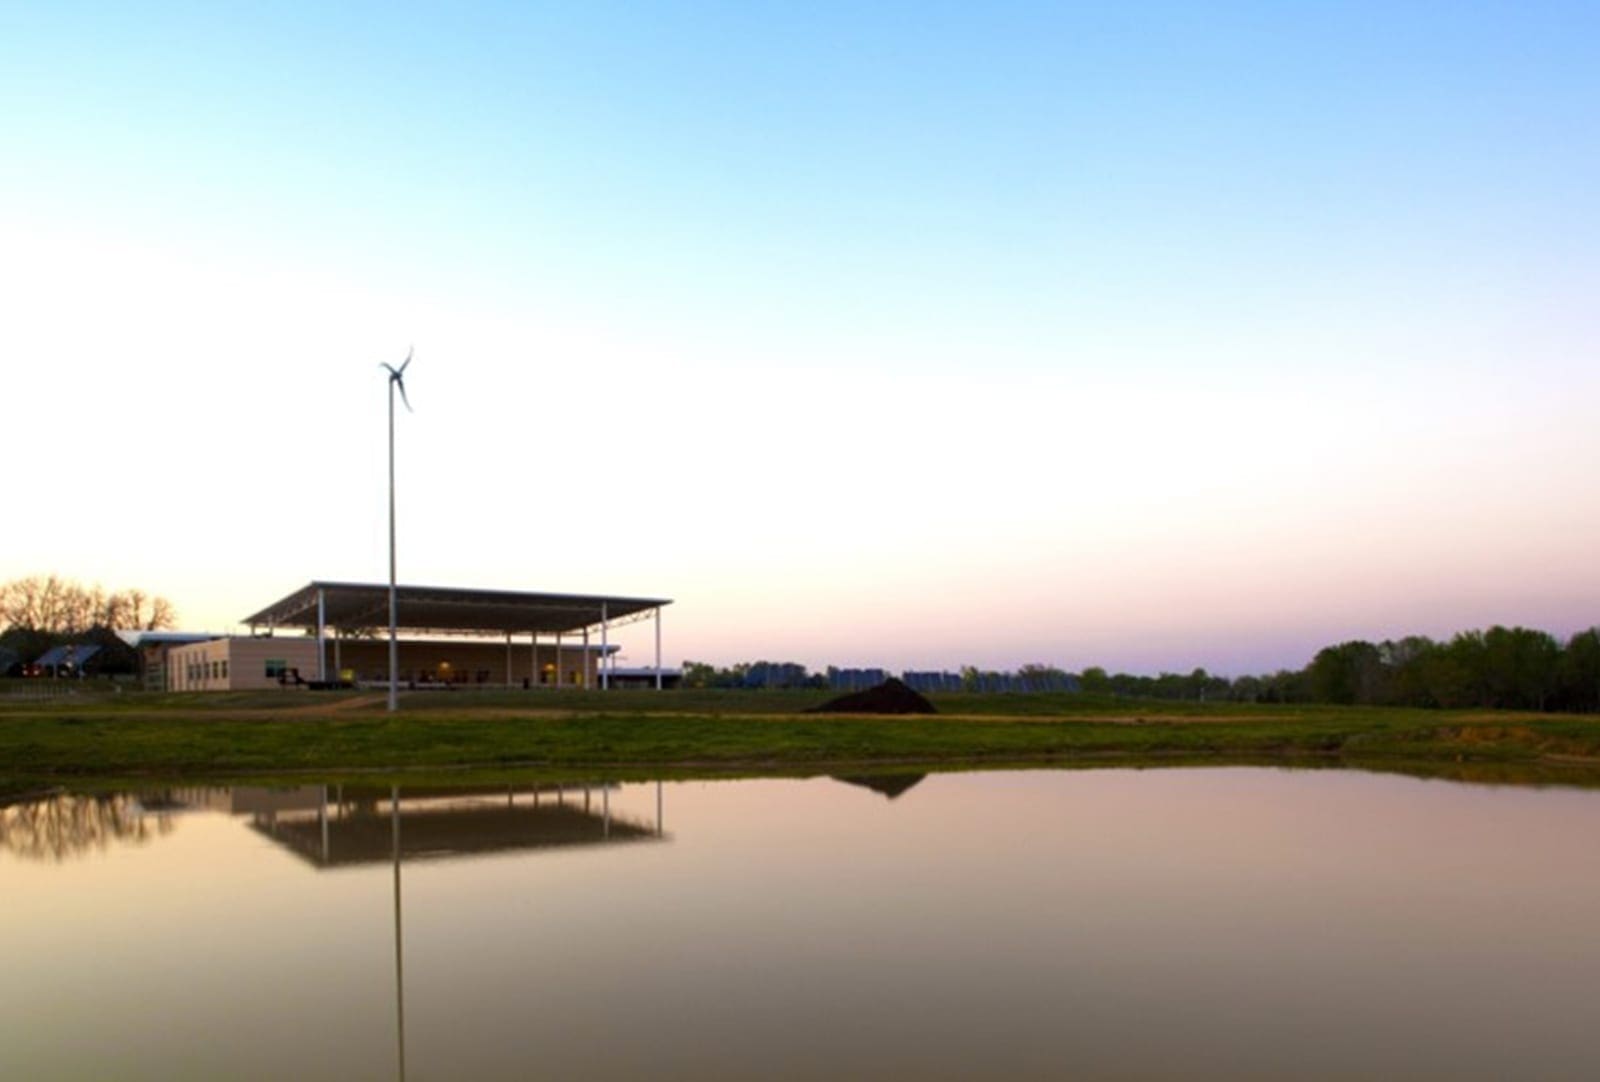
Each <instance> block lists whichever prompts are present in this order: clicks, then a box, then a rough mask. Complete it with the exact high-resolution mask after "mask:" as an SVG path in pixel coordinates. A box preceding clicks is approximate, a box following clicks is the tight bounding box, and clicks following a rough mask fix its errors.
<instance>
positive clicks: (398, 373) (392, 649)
mask: <svg viewBox="0 0 1600 1082" xmlns="http://www.w3.org/2000/svg"><path fill="white" fill-rule="evenodd" d="M413 352H415V350H412V349H408V350H406V359H405V360H403V361H401V362H400V367H399V368H396V367H395V366H394V365H392V364H386V363H383V362H379V364H378V367H379V368H386V369H388V370H389V712H390V713H393V712H394V711H395V710H396V709H397V708H398V707H399V705H400V684H399V672H400V644H399V640H398V639H397V638H396V637H395V631H396V627H397V614H396V611H395V608H396V606H395V579H394V392H395V391H396V389H398V390H399V391H400V401H402V402H404V403H405V404H406V412H407V413H410V412H411V400H410V399H409V398H407V397H406V368H407V367H409V366H410V364H411V354H412V353H413Z"/></svg>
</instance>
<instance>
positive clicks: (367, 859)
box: [230, 784, 665, 868]
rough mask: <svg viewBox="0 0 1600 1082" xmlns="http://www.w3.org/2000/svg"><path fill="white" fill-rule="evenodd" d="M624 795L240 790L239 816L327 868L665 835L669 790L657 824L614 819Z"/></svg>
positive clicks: (568, 790)
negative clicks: (615, 801) (614, 801)
mask: <svg viewBox="0 0 1600 1082" xmlns="http://www.w3.org/2000/svg"><path fill="white" fill-rule="evenodd" d="M616 788H617V787H616V786H615V785H611V784H604V785H590V786H576V787H574V786H535V787H528V786H522V787H512V788H506V789H499V790H486V789H466V788H414V789H406V790H401V791H400V793H399V795H398V800H397V801H395V800H394V798H393V797H392V796H391V793H390V791H389V790H387V789H383V790H379V789H373V788H365V787H361V788H357V787H352V786H320V785H318V786H303V787H301V788H298V789H288V790H283V789H247V788H240V789H234V790H233V791H232V807H231V809H230V810H231V811H232V812H233V813H234V814H246V815H249V816H250V825H251V827H252V829H254V830H256V831H257V832H259V833H261V834H263V835H265V836H266V837H269V838H271V839H272V840H274V841H276V842H277V843H278V844H280V845H282V846H284V847H285V848H287V849H289V850H290V851H292V852H294V853H296V854H297V855H299V856H301V857H303V858H305V859H306V860H307V861H309V862H310V863H311V864H313V865H315V866H316V867H318V868H336V867H345V866H349V865H356V864H377V863H388V862H390V861H393V860H395V859H396V856H397V855H398V858H399V859H400V860H405V861H410V860H429V859H438V858H444V857H462V856H476V855H481V854H487V853H504V852H523V851H533V850H542V849H555V848H568V847H573V846H593V845H610V844H618V843H622V842H638V841H650V840H659V839H662V838H664V837H665V835H664V834H663V833H662V830H661V803H660V799H659V797H660V792H659V788H658V790H657V798H658V799H657V803H656V821H655V823H653V824H652V823H647V822H641V821H639V820H637V819H636V818H633V817H625V816H619V815H614V814H612V811H611V794H612V793H613V792H614V791H615V790H616ZM392 805H393V806H392ZM396 816H398V820H399V822H398V854H397V852H396V844H397V841H396V833H397V831H396V823H395V818H396Z"/></svg>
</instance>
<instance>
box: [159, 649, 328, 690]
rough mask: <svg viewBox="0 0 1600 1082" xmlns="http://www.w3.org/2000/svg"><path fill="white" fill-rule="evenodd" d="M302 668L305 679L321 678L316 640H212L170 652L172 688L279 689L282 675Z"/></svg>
mask: <svg viewBox="0 0 1600 1082" xmlns="http://www.w3.org/2000/svg"><path fill="white" fill-rule="evenodd" d="M291 669H298V670H299V672H300V677H301V679H303V680H315V679H316V678H317V644H316V640H314V639H284V638H273V639H252V638H246V637H237V638H227V639H212V640H210V641H209V642H197V643H192V644H189V645H184V646H174V647H173V648H172V649H171V650H170V651H169V652H168V654H167V674H166V675H167V687H168V688H169V689H170V690H172V691H240V690H250V689H253V688H277V687H280V686H281V684H280V682H279V679H278V674H279V673H283V672H286V671H288V670H291Z"/></svg>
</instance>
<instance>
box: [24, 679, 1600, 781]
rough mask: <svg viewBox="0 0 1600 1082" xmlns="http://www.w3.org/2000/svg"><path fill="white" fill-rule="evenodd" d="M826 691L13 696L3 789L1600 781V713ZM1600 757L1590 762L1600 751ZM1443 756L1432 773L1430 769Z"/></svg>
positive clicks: (245, 693)
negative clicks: (1011, 772)
mask: <svg viewBox="0 0 1600 1082" xmlns="http://www.w3.org/2000/svg"><path fill="white" fill-rule="evenodd" d="M825 698H827V694H826V693H824V692H724V691H704V692H699V691H682V692H672V693H665V694H658V693H655V692H649V691H641V692H610V693H605V694H600V693H584V692H581V691H573V692H553V693H528V692H509V691H508V692H463V693H449V692H427V693H417V694H412V695H407V696H405V697H404V698H403V700H402V710H401V712H400V713H399V714H397V715H394V716H390V715H388V714H386V713H385V712H384V711H383V709H382V702H381V696H374V695H371V694H370V693H366V694H363V693H344V694H311V693H286V692H276V691H273V692H236V693H221V694H216V693H212V694H188V695H158V694H146V693H137V692H130V693H125V694H121V695H113V696H82V697H73V698H70V699H65V700H59V701H54V702H33V701H20V700H11V699H7V698H5V697H0V785H3V786H6V787H12V788H20V787H26V786H28V785H36V784H50V783H54V782H61V781H66V780H69V779H79V780H81V779H88V778H96V777H101V778H104V777H129V776H134V777H139V776H143V777H150V776H162V777H174V778H176V777H196V776H205V777H208V778H224V777H234V776H241V775H257V776H263V775H283V774H285V773H296V772H305V773H318V774H321V775H333V774H340V773H345V772H354V773H361V772H369V771H371V772H393V771H406V772H411V771H419V770H455V769H462V768H479V769H488V770H491V771H512V772H519V773H525V772H528V771H534V772H539V773H545V774H549V775H551V776H555V775H562V774H565V775H572V774H581V773H585V772H590V773H593V772H605V773H608V774H611V775H615V776H623V775H624V774H627V775H632V776H642V775H644V774H649V775H651V776H659V775H671V776H685V775H690V774H725V773H740V772H743V773H749V772H765V771H784V770H791V771H798V772H805V771H808V770H814V769H819V768H823V767H830V766H843V765H856V766H895V765H900V766H904V765H907V764H915V765H918V766H939V765H947V766H955V765H976V764H1007V765H1026V764H1041V763H1058V764H1059V763H1084V764H1087V763H1112V762H1115V763H1120V764H1135V765H1137V764H1141V763H1152V764H1154V763H1172V762H1184V763H1190V762H1218V763H1220V762H1262V761H1269V762H1303V763H1311V762H1315V763H1319V764H1354V765H1363V766H1384V765H1389V766H1393V765H1396V764H1412V766H1413V767H1414V768H1415V769H1413V770H1412V772H1417V773H1426V772H1435V773H1437V772H1439V771H1440V770H1441V768H1445V769H1448V770H1456V771H1457V772H1458V773H1459V772H1460V771H1459V769H1458V768H1459V767H1460V766H1461V765H1463V764H1476V765H1477V766H1479V767H1483V766H1487V765H1497V766H1498V767H1499V768H1500V770H1501V773H1502V774H1503V775H1505V776H1507V777H1509V776H1511V775H1512V774H1515V773H1517V772H1518V771H1520V772H1521V773H1522V774H1523V775H1526V774H1527V773H1528V771H1529V770H1530V769H1531V768H1532V767H1534V766H1538V767H1539V769H1540V770H1542V771H1546V772H1548V771H1549V770H1552V769H1553V770H1557V771H1561V772H1564V773H1565V774H1566V775H1567V776H1571V777H1576V776H1578V775H1579V774H1583V773H1585V772H1587V771H1590V770H1593V771H1594V772H1595V773H1596V775H1597V776H1600V719H1594V718H1585V717H1573V716H1565V715H1563V716H1556V715H1533V714H1503V713H1486V712H1473V713H1464V712H1443V711H1424V710H1397V709H1371V708H1354V707H1332V706H1303V707H1275V706H1264V705H1242V704H1237V703H1218V704H1201V703H1169V702H1155V701H1150V700H1125V699H1111V698H1097V697H1094V696H1085V695H1068V694H1040V695H982V694H948V695H939V696H935V697H934V701H935V702H936V704H937V705H938V707H939V709H940V711H941V713H940V714H939V715H935V716H931V717H910V718H870V717H858V716H856V717H852V716H837V715H804V714H800V713H798V712H799V711H801V710H803V709H804V708H805V707H807V706H811V705H814V704H816V703H817V702H820V701H822V700H824V699H825ZM1591 761H1592V762H1593V763H1594V764H1596V765H1595V766H1593V767H1591V766H1590V765H1589V763H1590V762H1591ZM1424 768H1426V769H1424Z"/></svg>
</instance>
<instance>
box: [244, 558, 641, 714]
mask: <svg viewBox="0 0 1600 1082" xmlns="http://www.w3.org/2000/svg"><path fill="white" fill-rule="evenodd" d="M671 603H672V602H671V600H669V599H667V598H641V597H618V596H614V595H609V594H558V593H540V592H530V591H521V590H480V589H467V588H462V587H449V586H397V587H396V588H395V622H396V629H397V633H398V634H400V635H406V636H414V637H422V636H459V637H463V638H471V639H477V640H480V641H482V640H486V639H490V638H496V639H498V638H499V637H502V636H503V637H504V640H505V650H506V655H505V656H506V669H505V677H506V684H507V685H508V686H509V685H510V684H511V683H512V679H513V674H514V672H515V671H516V670H515V665H514V663H513V652H514V651H516V650H517V642H518V640H519V639H520V640H521V641H522V642H523V643H524V644H525V646H526V649H527V651H528V657H529V659H530V665H531V670H530V671H531V673H532V674H533V675H534V677H535V679H537V676H538V674H539V673H540V672H541V671H542V670H541V669H540V667H539V656H540V647H541V643H540V640H541V638H544V639H546V640H550V641H547V642H546V643H545V644H544V645H545V649H546V652H547V653H548V652H549V649H550V647H551V646H552V645H553V647H554V657H555V663H554V667H553V671H554V673H555V682H556V684H557V686H559V685H560V683H561V671H562V670H561V654H562V649H563V646H564V645H565V641H570V640H574V639H575V640H576V642H574V643H573V645H574V646H577V647H579V648H580V649H581V650H582V653H583V660H584V664H583V681H582V682H583V686H585V687H588V686H590V684H589V674H590V661H589V659H590V656H591V649H592V647H591V641H590V640H591V635H593V634H594V633H598V638H599V662H600V666H599V685H600V687H601V688H607V687H609V686H610V683H611V681H610V669H611V668H612V667H613V662H614V651H613V648H612V646H611V642H610V632H611V629H613V628H615V627H618V626H620V625H624V624H631V623H635V622H638V621H641V620H651V621H653V623H654V624H655V674H656V675H655V686H656V687H657V688H658V689H659V688H660V687H661V686H662V679H661V672H662V669H661V610H662V608H663V607H665V606H667V605H670V604H671ZM243 623H245V624H247V625H249V627H250V633H251V635H252V636H259V635H262V634H266V635H269V636H270V635H273V634H274V633H276V632H277V631H278V630H280V629H302V630H305V631H307V632H310V633H312V634H314V635H315V636H316V642H317V648H316V652H317V679H318V680H319V681H326V680H328V679H329V666H328V657H327V653H328V650H327V643H328V641H329V634H330V632H332V642H333V649H334V662H333V668H334V670H335V671H337V670H338V669H339V667H340V656H339V655H340V649H341V646H342V645H343V644H345V643H347V642H349V641H350V639H351V637H352V636H355V635H359V636H361V638H362V641H364V642H371V641H373V638H372V634H371V633H372V632H374V631H375V630H378V629H382V630H384V631H387V628H388V624H389V587H388V586H387V585H386V584H383V583H361V582H327V581H313V582H309V583H307V584H306V585H305V586H302V587H301V588H300V589H298V590H295V591H293V592H292V593H290V594H287V595H286V596H284V597H282V598H280V599H279V600H277V601H275V602H273V603H272V604H270V605H268V606H266V607H265V608H263V609H262V610H260V611H259V612H256V613H253V614H252V615H250V616H248V617H246V618H245V619H244V621H243ZM405 642H406V640H404V639H402V640H401V643H402V645H405ZM545 668H546V669H549V668H550V666H549V665H546V666H545Z"/></svg>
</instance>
